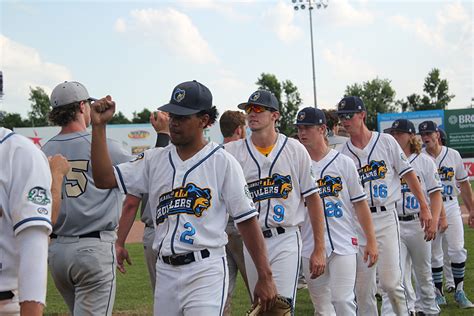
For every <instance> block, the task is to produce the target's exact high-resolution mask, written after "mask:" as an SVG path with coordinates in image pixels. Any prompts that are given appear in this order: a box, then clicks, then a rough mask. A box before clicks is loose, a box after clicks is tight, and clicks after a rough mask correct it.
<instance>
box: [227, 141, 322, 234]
mask: <svg viewBox="0 0 474 316" xmlns="http://www.w3.org/2000/svg"><path fill="white" fill-rule="evenodd" d="M225 149H226V150H227V151H228V152H230V153H231V154H232V155H233V156H234V157H235V158H236V159H237V161H238V162H239V163H240V165H241V166H242V169H243V170H244V174H245V179H246V180H247V184H248V187H249V191H250V194H251V196H252V199H253V201H254V202H255V204H256V206H257V210H258V212H259V214H260V215H259V222H260V226H261V228H262V229H268V228H274V227H291V226H297V225H300V224H301V223H302V222H303V221H304V210H305V208H304V199H303V197H306V196H308V195H311V194H313V193H316V192H318V188H317V186H316V183H315V179H314V176H313V172H312V166H311V158H310V156H309V154H308V152H307V151H306V148H304V146H303V145H302V144H301V143H299V142H298V141H297V140H296V139H293V138H288V137H286V136H285V135H283V134H279V135H278V139H277V141H276V143H275V146H274V148H273V150H272V151H271V152H270V153H269V154H268V157H266V156H265V155H263V154H262V153H260V152H259V151H258V149H257V148H255V146H254V145H253V143H252V140H251V138H250V136H249V137H247V138H246V139H242V140H237V141H234V142H230V143H227V144H226V145H225Z"/></svg>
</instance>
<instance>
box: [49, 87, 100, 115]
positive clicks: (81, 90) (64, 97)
mask: <svg viewBox="0 0 474 316" xmlns="http://www.w3.org/2000/svg"><path fill="white" fill-rule="evenodd" d="M86 100H87V101H97V99H96V98H91V96H90V95H89V92H87V89H86V87H84V85H83V84H82V83H79V82H77V81H65V82H63V83H60V84H58V85H57V86H56V88H54V89H53V92H52V93H51V98H50V103H51V106H52V107H53V109H54V108H57V107H60V106H63V105H68V104H71V103H74V102H80V101H86Z"/></svg>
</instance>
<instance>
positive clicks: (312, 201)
mask: <svg viewBox="0 0 474 316" xmlns="http://www.w3.org/2000/svg"><path fill="white" fill-rule="evenodd" d="M305 200H306V205H307V207H308V215H309V219H310V221H311V227H312V228H313V237H314V250H313V253H312V254H311V258H310V260H309V265H310V272H311V278H312V279H315V278H317V277H318V276H320V275H321V274H323V273H324V269H325V267H326V250H325V249H326V248H325V243H324V214H323V205H322V202H321V198H320V197H319V194H318V193H313V194H311V195H308V196H307V197H306V199H305Z"/></svg>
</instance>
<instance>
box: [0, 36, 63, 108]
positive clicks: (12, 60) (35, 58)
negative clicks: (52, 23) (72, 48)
mask: <svg viewBox="0 0 474 316" xmlns="http://www.w3.org/2000/svg"><path fill="white" fill-rule="evenodd" d="M0 47H1V50H0V61H1V66H0V67H1V69H2V71H3V86H4V93H5V95H4V101H3V104H2V109H1V110H4V111H7V112H15V113H20V114H22V115H23V116H25V115H26V113H27V112H28V111H29V110H30V101H28V98H29V92H30V87H33V88H34V87H42V88H43V89H44V90H45V92H46V93H48V94H49V93H50V92H51V89H52V88H53V87H55V86H56V85H57V84H58V83H59V82H62V81H65V80H71V78H72V74H71V72H70V71H69V69H68V68H66V67H65V66H62V65H58V64H54V63H51V62H48V61H45V60H43V58H42V57H41V55H40V53H39V52H38V51H37V50H35V49H34V48H31V47H28V46H26V45H23V44H21V43H18V42H15V41H13V40H12V39H10V38H8V37H6V36H4V35H2V34H0Z"/></svg>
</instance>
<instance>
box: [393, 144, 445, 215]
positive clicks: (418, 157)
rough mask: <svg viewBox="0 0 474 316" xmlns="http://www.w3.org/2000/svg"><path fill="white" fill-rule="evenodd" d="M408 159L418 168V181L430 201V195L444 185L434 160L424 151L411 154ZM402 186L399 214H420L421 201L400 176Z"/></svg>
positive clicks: (415, 168)
mask: <svg viewBox="0 0 474 316" xmlns="http://www.w3.org/2000/svg"><path fill="white" fill-rule="evenodd" d="M408 161H409V162H410V164H411V165H412V167H413V169H414V170H416V175H417V178H418V181H420V185H421V189H422V191H423V195H424V196H425V200H426V201H427V202H429V200H430V197H429V195H430V194H431V193H433V192H435V191H441V189H442V186H441V182H440V180H439V176H438V172H437V170H436V166H435V164H434V162H433V160H432V159H431V158H430V157H428V155H426V154H424V153H420V154H411V155H410V157H408ZM400 183H401V187H402V190H401V192H402V203H397V212H398V215H400V216H404V215H410V214H418V213H419V212H420V203H419V201H418V200H417V198H416V197H415V196H414V195H413V193H412V192H411V191H410V188H409V187H408V184H407V183H406V182H405V180H404V179H403V178H400Z"/></svg>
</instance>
